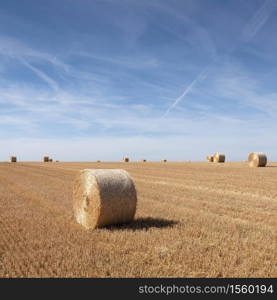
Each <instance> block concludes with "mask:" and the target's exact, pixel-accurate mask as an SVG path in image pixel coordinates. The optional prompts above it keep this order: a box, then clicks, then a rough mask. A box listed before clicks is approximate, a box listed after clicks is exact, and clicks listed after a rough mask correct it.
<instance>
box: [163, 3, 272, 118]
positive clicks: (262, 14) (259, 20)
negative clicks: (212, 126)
mask: <svg viewBox="0 0 277 300" xmlns="http://www.w3.org/2000/svg"><path fill="white" fill-rule="evenodd" d="M276 8H277V0H266V1H265V2H264V3H263V5H262V6H261V7H260V8H259V9H258V10H257V11H256V13H255V14H254V15H253V17H252V18H251V19H250V21H249V22H248V23H247V24H246V25H245V26H244V28H243V30H242V32H241V35H240V41H242V42H248V41H250V40H251V39H252V38H253V37H254V36H255V35H256V34H257V33H258V32H259V31H260V30H261V28H262V27H263V26H264V24H265V23H266V22H267V20H268V19H269V17H270V16H271V14H272V13H273V11H274V10H275V9H276ZM237 47H238V45H235V46H234V47H232V48H231V49H229V51H227V53H225V54H224V55H223V56H225V55H227V54H230V53H232V52H233V51H234V50H235V49H236V48H237ZM218 59H219V58H217V59H216V58H214V59H213V60H212V62H211V63H210V64H209V65H208V66H207V67H206V68H204V69H203V70H202V71H201V72H200V73H199V74H198V75H197V77H196V78H195V79H194V80H193V81H192V82H191V83H190V84H189V86H188V87H187V88H186V89H185V90H184V92H183V93H182V95H181V96H179V97H178V98H177V99H175V101H174V102H173V103H172V104H171V105H170V106H169V107H168V108H167V110H166V112H165V113H164V114H163V115H162V117H161V119H162V118H164V117H166V116H167V115H168V113H169V112H170V111H171V110H172V109H173V108H175V107H176V106H177V105H178V104H179V103H180V101H181V100H182V99H183V98H184V97H185V96H186V95H187V94H188V93H189V92H190V91H191V90H192V88H193V87H194V86H195V85H196V84H197V83H198V82H199V81H201V80H203V79H205V78H203V77H205V75H206V74H207V73H208V70H209V68H210V66H211V65H212V64H213V63H214V62H215V61H217V60H218Z"/></svg>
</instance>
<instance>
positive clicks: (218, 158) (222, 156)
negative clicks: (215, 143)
mask: <svg viewBox="0 0 277 300" xmlns="http://www.w3.org/2000/svg"><path fill="white" fill-rule="evenodd" d="M213 162H216V163H224V162H225V154H222V153H218V152H216V153H215V154H214V155H213Z"/></svg>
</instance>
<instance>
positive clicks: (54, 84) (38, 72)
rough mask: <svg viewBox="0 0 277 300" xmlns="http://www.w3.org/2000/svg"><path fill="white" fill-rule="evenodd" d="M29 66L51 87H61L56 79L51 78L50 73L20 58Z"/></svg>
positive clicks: (56, 88) (55, 88)
mask: <svg viewBox="0 0 277 300" xmlns="http://www.w3.org/2000/svg"><path fill="white" fill-rule="evenodd" d="M19 60H20V61H21V62H22V63H23V64H24V65H25V66H26V67H27V68H29V69H30V70H32V71H33V72H34V73H35V74H36V75H37V76H38V77H39V78H41V79H42V80H44V81H45V82H46V83H48V84H49V85H50V87H51V88H52V89H53V90H55V91H57V90H58V89H59V86H58V84H57V83H56V81H54V80H53V79H52V78H50V77H49V76H48V75H46V74H45V73H44V72H42V71H40V70H39V69H38V68H35V67H34V66H32V65H31V64H30V63H29V62H27V61H26V60H25V59H23V58H20V59H19Z"/></svg>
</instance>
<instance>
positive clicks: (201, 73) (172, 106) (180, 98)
mask: <svg viewBox="0 0 277 300" xmlns="http://www.w3.org/2000/svg"><path fill="white" fill-rule="evenodd" d="M207 71H208V67H205V68H204V69H203V70H202V71H201V72H200V73H199V74H198V75H197V76H196V78H195V79H194V80H193V81H192V82H191V83H190V85H189V86H188V87H187V88H186V89H185V90H184V92H183V93H182V95H181V96H179V97H178V98H177V99H176V100H175V101H174V102H173V103H172V104H171V105H170V106H169V107H168V109H167V110H166V112H165V113H164V114H163V115H162V117H161V119H162V118H164V117H166V116H167V115H168V113H169V112H170V111H171V110H172V109H173V108H174V107H176V105H178V103H179V102H180V101H181V100H182V99H183V98H184V97H185V96H186V95H187V94H188V93H189V92H190V90H191V89H192V88H193V87H194V85H195V84H196V83H197V82H198V81H200V80H201V79H203V78H204V77H205V74H206V73H207Z"/></svg>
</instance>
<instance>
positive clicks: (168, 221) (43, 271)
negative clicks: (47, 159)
mask: <svg viewBox="0 0 277 300" xmlns="http://www.w3.org/2000/svg"><path fill="white" fill-rule="evenodd" d="M84 168H122V169H125V170H127V171H128V172H129V173H130V174H131V176H132V177H133V179H134V182H135V185H136V188H137V193H138V207H137V213H136V217H135V220H134V221H133V222H132V223H130V224H126V225H117V226H110V227H107V228H102V229H97V230H84V229H83V228H82V227H81V226H80V225H79V224H77V223H76V222H75V220H74V218H73V215H72V185H73V181H74V178H75V176H76V174H77V172H78V170H80V169H84ZM276 188H277V163H270V164H269V165H268V167H266V168H249V167H248V165H247V163H224V164H213V163H206V162H203V163H196V162H194V163H192V162H191V163H190V162H186V163H170V162H167V163H150V162H146V163H143V162H140V163H132V162H131V163H73V162H72V163H61V162H59V163H15V164H11V163H1V164H0V277H276V276H277V217H276V216H277V189H276Z"/></svg>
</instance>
